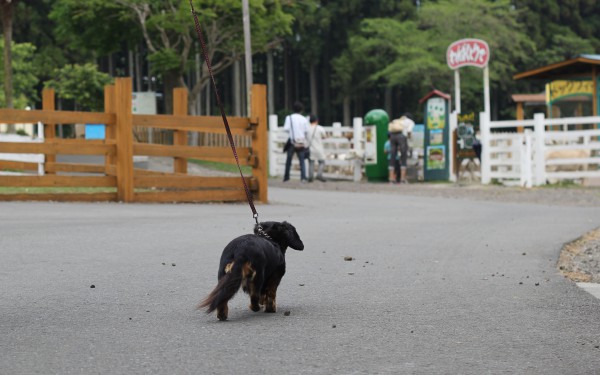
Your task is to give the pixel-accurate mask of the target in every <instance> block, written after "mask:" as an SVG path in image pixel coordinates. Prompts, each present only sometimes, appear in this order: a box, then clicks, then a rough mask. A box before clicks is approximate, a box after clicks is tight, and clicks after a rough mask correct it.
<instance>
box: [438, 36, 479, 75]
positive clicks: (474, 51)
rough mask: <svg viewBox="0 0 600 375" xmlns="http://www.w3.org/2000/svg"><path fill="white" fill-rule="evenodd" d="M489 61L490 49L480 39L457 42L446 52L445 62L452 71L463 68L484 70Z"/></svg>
mask: <svg viewBox="0 0 600 375" xmlns="http://www.w3.org/2000/svg"><path fill="white" fill-rule="evenodd" d="M489 60H490V47H489V46H488V44H487V43H486V42H485V41H483V40H480V39H461V40H457V41H456V42H454V43H452V44H451V45H450V46H449V47H448V50H447V51H446V62H447V63H448V66H449V67H450V69H453V70H454V69H458V68H461V67H463V66H475V67H477V68H485V67H486V66H487V64H488V61H489Z"/></svg>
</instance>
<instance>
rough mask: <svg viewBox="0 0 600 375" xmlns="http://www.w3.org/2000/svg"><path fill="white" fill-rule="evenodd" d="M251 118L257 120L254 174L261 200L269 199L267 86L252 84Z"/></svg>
mask: <svg viewBox="0 0 600 375" xmlns="http://www.w3.org/2000/svg"><path fill="white" fill-rule="evenodd" d="M251 98H252V99H251V101H252V103H251V106H250V109H251V118H252V121H256V122H257V126H256V128H255V129H254V133H253V134H252V152H253V153H255V156H256V158H257V161H258V162H257V163H255V164H254V165H253V166H252V176H253V177H254V178H255V179H256V180H257V182H258V194H257V198H258V201H259V202H263V203H267V201H268V185H269V184H268V175H267V174H268V169H267V164H268V159H267V156H268V151H267V149H268V144H267V143H268V134H267V86H265V85H252V95H251Z"/></svg>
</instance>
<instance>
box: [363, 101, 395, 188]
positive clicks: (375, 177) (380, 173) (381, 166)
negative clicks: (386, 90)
mask: <svg viewBox="0 0 600 375" xmlns="http://www.w3.org/2000/svg"><path fill="white" fill-rule="evenodd" d="M389 123H390V117H389V116H388V114H387V112H386V111H384V110H383V109H373V110H370V111H369V112H368V113H367V114H366V115H365V121H364V128H365V131H366V132H367V133H368V134H370V135H369V137H370V138H375V139H374V142H373V143H374V144H375V146H376V147H375V148H376V150H375V152H373V153H372V155H376V157H375V158H374V159H373V158H371V160H370V161H369V162H368V163H367V165H366V167H365V173H366V175H367V180H368V181H387V178H388V161H387V157H386V155H385V153H384V152H383V145H384V144H385V141H387V133H388V124H389Z"/></svg>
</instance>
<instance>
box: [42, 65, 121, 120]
mask: <svg viewBox="0 0 600 375" xmlns="http://www.w3.org/2000/svg"><path fill="white" fill-rule="evenodd" d="M111 82H112V78H111V77H110V76H109V75H108V74H105V73H101V72H99V71H98V69H97V67H96V65H94V64H84V65H77V64H75V65H66V66H64V67H63V68H61V69H56V70H55V72H54V78H53V79H51V80H49V81H47V82H46V83H45V85H46V87H52V88H54V89H55V90H56V93H57V94H58V96H59V97H61V98H63V99H70V100H73V101H74V102H75V103H76V104H77V106H78V107H79V108H78V109H80V110H90V111H101V110H102V105H103V98H104V96H103V91H104V86H106V85H108V84H110V83H111Z"/></svg>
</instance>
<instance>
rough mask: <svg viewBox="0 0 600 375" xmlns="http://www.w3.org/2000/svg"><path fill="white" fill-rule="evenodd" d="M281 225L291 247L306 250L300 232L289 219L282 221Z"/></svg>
mask: <svg viewBox="0 0 600 375" xmlns="http://www.w3.org/2000/svg"><path fill="white" fill-rule="evenodd" d="M281 226H282V227H283V228H282V229H283V233H284V234H285V237H286V239H287V241H288V245H289V247H291V248H292V249H294V250H304V244H303V243H302V240H301V239H300V236H299V235H298V232H296V228H294V226H293V225H292V224H290V223H288V222H287V221H284V222H283V223H281Z"/></svg>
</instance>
